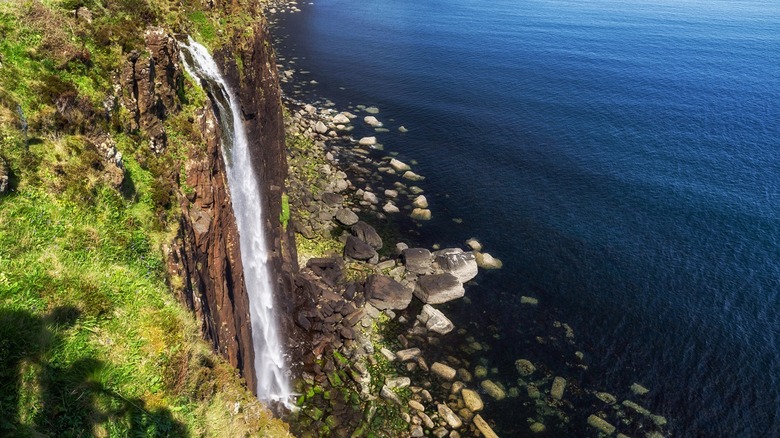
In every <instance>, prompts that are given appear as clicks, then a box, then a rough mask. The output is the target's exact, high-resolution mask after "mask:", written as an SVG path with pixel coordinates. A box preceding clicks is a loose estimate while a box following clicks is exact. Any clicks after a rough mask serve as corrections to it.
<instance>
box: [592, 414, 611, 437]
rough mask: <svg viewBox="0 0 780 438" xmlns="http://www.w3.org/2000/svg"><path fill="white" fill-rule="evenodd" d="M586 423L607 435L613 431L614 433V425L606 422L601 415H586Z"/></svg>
mask: <svg viewBox="0 0 780 438" xmlns="http://www.w3.org/2000/svg"><path fill="white" fill-rule="evenodd" d="M588 425H589V426H592V427H595V428H596V429H598V430H600V431H601V432H603V433H605V434H607V435H612V434H613V433H615V426H613V425H611V424H609V423H607V421H606V420H604V419H603V418H601V417H597V416H595V415H591V416H590V417H588Z"/></svg>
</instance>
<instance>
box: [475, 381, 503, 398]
mask: <svg viewBox="0 0 780 438" xmlns="http://www.w3.org/2000/svg"><path fill="white" fill-rule="evenodd" d="M479 386H481V387H482V389H483V390H484V391H485V392H486V393H487V395H489V396H491V397H493V399H495V400H503V399H505V398H506V391H504V389H503V388H501V387H500V386H498V385H497V384H496V383H495V382H493V381H492V380H483V381H482V383H481V384H480V385H479Z"/></svg>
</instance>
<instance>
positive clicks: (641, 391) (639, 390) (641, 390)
mask: <svg viewBox="0 0 780 438" xmlns="http://www.w3.org/2000/svg"><path fill="white" fill-rule="evenodd" d="M631 391H632V392H633V393H634V394H636V395H645V394H647V393H648V392H650V390H649V389H647V388H645V387H644V386H642V385H640V384H638V383H634V384H633V385H631Z"/></svg>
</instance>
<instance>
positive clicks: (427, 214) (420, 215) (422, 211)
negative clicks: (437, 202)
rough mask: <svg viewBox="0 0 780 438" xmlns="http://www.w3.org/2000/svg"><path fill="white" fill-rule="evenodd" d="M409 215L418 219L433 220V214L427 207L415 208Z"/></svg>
mask: <svg viewBox="0 0 780 438" xmlns="http://www.w3.org/2000/svg"><path fill="white" fill-rule="evenodd" d="M409 216H410V217H411V218H412V219H416V220H418V221H429V220H431V217H432V214H431V211H430V210H428V209H427V208H415V209H414V210H412V214H410V215H409Z"/></svg>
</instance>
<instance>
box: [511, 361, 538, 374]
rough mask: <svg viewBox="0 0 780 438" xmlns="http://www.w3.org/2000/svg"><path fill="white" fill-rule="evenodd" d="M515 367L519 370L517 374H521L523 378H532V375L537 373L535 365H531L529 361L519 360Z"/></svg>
mask: <svg viewBox="0 0 780 438" xmlns="http://www.w3.org/2000/svg"><path fill="white" fill-rule="evenodd" d="M515 367H516V368H517V372H518V373H520V375H521V376H530V375H531V374H533V373H534V371H536V367H535V366H534V364H532V363H531V361H529V360H527V359H518V360H516V361H515Z"/></svg>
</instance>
